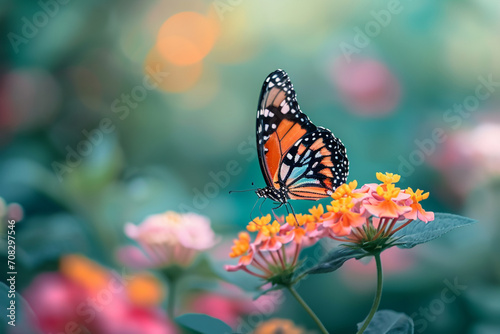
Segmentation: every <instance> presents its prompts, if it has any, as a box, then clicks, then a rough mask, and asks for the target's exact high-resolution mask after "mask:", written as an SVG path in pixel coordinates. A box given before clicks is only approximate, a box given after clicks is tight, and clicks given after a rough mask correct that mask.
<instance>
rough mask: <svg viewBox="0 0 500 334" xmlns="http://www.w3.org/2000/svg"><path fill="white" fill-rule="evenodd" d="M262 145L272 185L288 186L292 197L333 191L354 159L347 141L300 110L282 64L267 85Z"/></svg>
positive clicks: (261, 103)
mask: <svg viewBox="0 0 500 334" xmlns="http://www.w3.org/2000/svg"><path fill="white" fill-rule="evenodd" d="M257 151H258V156H259V163H260V167H261V170H262V174H263V175H264V178H265V180H266V183H267V185H268V186H269V187H274V188H276V189H278V188H280V187H282V186H285V187H286V188H287V189H288V196H289V198H290V199H309V200H317V199H320V198H323V197H326V196H329V195H330V194H331V193H332V191H333V190H334V189H335V188H337V187H338V186H339V185H341V184H342V183H345V181H346V179H347V174H348V169H349V161H348V159H347V155H346V151H345V147H344V145H343V144H342V142H341V141H340V140H339V139H338V138H336V137H335V136H334V135H333V134H332V133H331V131H330V130H328V129H325V128H322V127H316V126H315V125H314V124H313V123H312V122H311V121H310V120H309V118H308V117H307V116H306V115H305V114H304V113H303V112H302V111H301V110H300V107H299V105H298V103H297V100H296V95H295V90H294V89H293V85H292V83H291V81H290V78H289V77H288V75H287V74H286V72H285V71H283V70H277V71H274V72H273V73H271V74H270V75H269V76H268V77H267V78H266V80H265V82H264V85H263V87H262V91H261V94H260V99H259V106H258V110H257Z"/></svg>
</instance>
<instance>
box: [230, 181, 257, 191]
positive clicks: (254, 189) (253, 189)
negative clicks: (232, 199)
mask: <svg viewBox="0 0 500 334" xmlns="http://www.w3.org/2000/svg"><path fill="white" fill-rule="evenodd" d="M252 186H253V182H252ZM256 190H259V188H252V189H245V190H229V193H230V194H232V193H244V192H247V191H256Z"/></svg>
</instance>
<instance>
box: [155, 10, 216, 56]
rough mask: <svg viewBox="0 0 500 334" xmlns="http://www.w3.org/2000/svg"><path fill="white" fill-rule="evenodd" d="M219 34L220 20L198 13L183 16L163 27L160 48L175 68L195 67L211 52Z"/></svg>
mask: <svg viewBox="0 0 500 334" xmlns="http://www.w3.org/2000/svg"><path fill="white" fill-rule="evenodd" d="M218 34H219V24H218V22H217V20H215V19H213V18H211V17H206V16H203V15H201V14H199V13H195V12H181V13H178V14H175V15H173V16H171V17H170V18H169V19H168V20H167V21H165V23H164V24H163V25H162V26H161V28H160V30H159V32H158V39H157V43H156V48H157V49H158V51H159V53H160V54H161V55H162V56H163V57H164V58H165V59H166V60H167V61H169V62H171V63H173V64H175V65H191V64H194V63H197V62H199V61H201V60H202V59H203V58H204V57H205V56H206V55H207V54H208V53H209V52H210V50H211V49H212V48H213V46H214V44H215V41H216V39H217V36H218Z"/></svg>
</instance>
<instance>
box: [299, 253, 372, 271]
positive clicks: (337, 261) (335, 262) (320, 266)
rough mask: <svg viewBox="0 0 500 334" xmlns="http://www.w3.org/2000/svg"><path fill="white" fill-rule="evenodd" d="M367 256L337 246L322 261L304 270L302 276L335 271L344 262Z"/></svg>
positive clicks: (366, 254)
mask: <svg viewBox="0 0 500 334" xmlns="http://www.w3.org/2000/svg"><path fill="white" fill-rule="evenodd" d="M368 255H369V254H368V253H366V252H365V251H363V250H362V249H359V248H349V247H345V246H339V247H336V248H335V249H333V250H332V251H331V252H330V253H328V254H327V255H326V256H325V257H324V258H323V259H322V260H320V261H319V262H318V263H317V264H316V265H315V266H313V267H312V268H310V269H308V270H306V271H305V272H304V274H323V273H329V272H332V271H335V270H337V269H339V268H340V267H342V265H343V264H344V262H346V261H347V260H349V259H352V258H356V259H358V260H359V259H361V258H362V257H365V256H368Z"/></svg>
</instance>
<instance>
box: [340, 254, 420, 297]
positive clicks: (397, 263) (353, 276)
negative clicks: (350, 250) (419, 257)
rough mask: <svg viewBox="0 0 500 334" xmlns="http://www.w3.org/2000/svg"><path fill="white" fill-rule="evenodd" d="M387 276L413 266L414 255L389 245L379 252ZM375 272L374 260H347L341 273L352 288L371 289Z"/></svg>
mask: <svg viewBox="0 0 500 334" xmlns="http://www.w3.org/2000/svg"><path fill="white" fill-rule="evenodd" d="M380 257H381V259H382V263H383V264H384V272H385V275H387V276H398V275H401V274H402V273H404V272H408V271H410V270H411V269H412V268H413V267H414V266H415V263H416V261H415V256H414V255H413V254H412V253H411V252H406V250H404V249H400V248H397V247H391V248H388V249H386V250H385V251H383V252H382V253H381V254H380ZM375 273H376V267H375V261H370V262H368V263H364V261H363V260H362V261H347V262H346V263H345V264H344V270H343V271H341V275H342V277H343V279H344V281H345V283H346V284H347V285H349V286H352V287H353V288H354V289H360V288H365V289H372V288H373V275H374V274H375Z"/></svg>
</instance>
